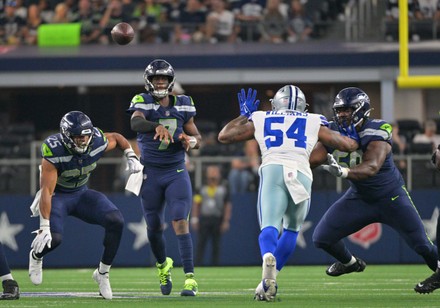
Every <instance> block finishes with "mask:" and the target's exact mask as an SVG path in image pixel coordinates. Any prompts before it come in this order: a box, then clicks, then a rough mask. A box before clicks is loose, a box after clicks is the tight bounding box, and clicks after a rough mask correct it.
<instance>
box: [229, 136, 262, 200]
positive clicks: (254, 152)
mask: <svg viewBox="0 0 440 308" xmlns="http://www.w3.org/2000/svg"><path fill="white" fill-rule="evenodd" d="M243 151H244V156H243V157H240V158H236V159H233V160H232V161H231V170H230V171H229V175H228V181H229V191H230V192H231V194H236V193H244V192H249V191H256V190H257V188H258V181H259V179H258V168H259V167H260V164H261V161H260V150H259V147H258V142H257V141H256V140H255V139H252V140H248V141H246V142H245V143H244V148H243Z"/></svg>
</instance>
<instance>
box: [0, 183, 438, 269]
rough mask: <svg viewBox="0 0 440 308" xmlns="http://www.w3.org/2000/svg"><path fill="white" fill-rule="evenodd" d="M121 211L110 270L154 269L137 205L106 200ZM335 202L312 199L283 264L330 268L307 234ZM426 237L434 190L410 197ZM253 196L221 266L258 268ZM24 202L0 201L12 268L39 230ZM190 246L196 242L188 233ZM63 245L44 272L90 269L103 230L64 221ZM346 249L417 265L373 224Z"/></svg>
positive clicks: (172, 251)
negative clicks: (121, 227)
mask: <svg viewBox="0 0 440 308" xmlns="http://www.w3.org/2000/svg"><path fill="white" fill-rule="evenodd" d="M109 197H110V199H111V200H112V201H113V202H114V203H115V204H116V205H117V206H118V207H119V208H120V209H121V211H122V213H123V215H124V218H125V229H124V234H123V237H122V242H121V246H120V249H119V252H118V254H117V256H116V259H115V262H114V266H119V267H123V266H125V267H133V266H154V258H153V256H152V255H151V252H150V247H149V244H148V240H147V236H146V231H145V228H146V225H145V222H144V220H143V218H142V214H141V209H140V201H139V199H138V198H137V197H135V196H126V195H124V194H114V195H109ZM337 198H338V194H337V193H335V192H316V193H313V197H312V206H311V210H310V213H309V215H308V217H307V219H306V222H305V223H304V225H303V228H302V230H301V233H300V235H299V237H298V245H297V248H296V250H295V252H294V254H293V257H291V258H290V260H289V262H288V264H301V265H306V264H329V263H331V262H332V260H331V258H330V257H328V256H327V254H325V253H323V252H322V251H321V250H319V249H317V248H315V247H314V245H313V243H312V234H313V230H314V227H315V226H316V224H317V222H318V221H319V218H320V217H321V216H322V214H323V213H324V212H325V210H326V209H327V208H328V207H329V206H330V205H331V203H332V202H334V201H335V200H336V199H337ZM412 199H413V201H414V203H415V204H416V205H417V208H418V211H419V214H420V216H421V217H422V219H423V221H424V223H425V227H426V230H427V233H428V234H429V235H430V237H431V239H432V240H435V228H436V224H437V217H438V213H439V208H440V191H439V190H423V191H422V190H417V191H413V192H412ZM256 200H257V196H256V194H254V193H249V194H242V195H237V196H234V197H233V199H232V202H233V216H232V220H231V229H230V231H229V232H227V233H226V234H225V235H224V237H223V240H222V246H221V258H220V264H221V265H232V266H234V265H260V262H261V260H260V259H261V258H260V255H259V249H258V233H259V227H258V224H257V212H256ZM31 202H32V198H31V197H29V196H17V195H14V196H12V195H11V196H1V197H0V241H1V242H2V243H3V244H4V246H5V250H6V254H7V257H8V261H9V263H10V266H11V267H12V268H26V267H27V266H28V252H29V249H30V245H31V242H32V240H33V238H34V236H33V234H31V232H32V231H34V230H35V229H37V228H38V219H37V218H31V217H30V210H29V205H30V204H31ZM171 232H172V230H171V229H170V227H169V225H167V226H166V233H165V236H166V238H167V241H168V245H167V247H168V255H169V256H170V257H172V258H173V259H174V262H175V265H176V266H180V264H181V262H180V258H179V254H178V251H177V242H176V240H175V236H172V233H171ZM193 236H194V242H195V243H194V244H195V245H197V236H196V234H194V233H193ZM63 238H64V240H63V243H62V244H61V246H60V247H58V249H57V250H56V251H54V252H53V253H51V254H50V255H48V256H47V257H46V258H45V260H44V267H45V268H60V267H94V266H96V264H97V263H98V262H99V259H100V256H101V252H102V239H103V229H102V228H100V227H98V226H94V225H88V224H85V223H83V222H81V221H79V220H78V219H76V218H73V217H68V218H67V221H66V224H65V230H64V237H63ZM346 242H347V243H348V247H349V248H350V249H351V250H352V252H353V253H354V254H355V255H359V256H361V257H362V258H363V259H364V260H365V261H366V262H367V263H371V264H389V263H422V262H423V260H422V259H421V258H420V257H419V256H418V255H416V254H415V253H414V252H413V251H412V250H411V249H410V248H409V247H408V246H407V245H406V243H404V242H403V240H402V239H401V238H400V237H399V236H398V235H397V234H396V233H395V232H394V231H393V230H391V229H390V228H389V227H387V226H386V225H382V224H373V225H369V226H368V227H366V228H364V229H363V230H362V231H361V232H358V233H356V234H353V235H351V236H350V238H348V239H346ZM209 248H210V247H208V249H207V253H206V256H205V261H206V264H208V263H209V260H210V252H209V251H210V249H209Z"/></svg>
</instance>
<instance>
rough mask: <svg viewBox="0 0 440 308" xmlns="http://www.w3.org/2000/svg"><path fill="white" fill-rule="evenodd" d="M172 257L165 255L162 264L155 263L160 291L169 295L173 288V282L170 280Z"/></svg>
mask: <svg viewBox="0 0 440 308" xmlns="http://www.w3.org/2000/svg"><path fill="white" fill-rule="evenodd" d="M173 262H174V261H173V259H171V258H169V257H167V258H166V260H165V262H164V263H162V264H158V263H156V267H157V271H158V274H157V276H159V282H160V291H161V292H162V294H163V295H170V293H171V290H172V289H173V282H172V280H171V269H172V268H173Z"/></svg>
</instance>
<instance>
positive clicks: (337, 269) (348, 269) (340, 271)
mask: <svg viewBox="0 0 440 308" xmlns="http://www.w3.org/2000/svg"><path fill="white" fill-rule="evenodd" d="M355 258H356V257H355ZM366 266H367V264H366V263H365V262H364V261H363V260H362V259H359V258H356V262H355V263H353V264H352V265H349V266H345V265H344V264H342V263H341V262H335V263H333V264H332V265H330V266H329V267H328V268H327V270H326V271H325V272H326V274H327V275H329V276H334V277H336V276H341V275H344V274H349V273H353V272H363V271H364V269H365V267H366Z"/></svg>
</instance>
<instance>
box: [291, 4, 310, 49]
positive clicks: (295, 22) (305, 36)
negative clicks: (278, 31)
mask: <svg viewBox="0 0 440 308" xmlns="http://www.w3.org/2000/svg"><path fill="white" fill-rule="evenodd" d="M288 19H289V26H288V28H287V31H288V33H289V34H288V38H287V40H288V41H289V42H290V43H295V42H297V41H307V40H309V39H310V35H311V34H312V32H313V22H312V20H311V19H310V18H309V17H308V16H307V15H306V11H305V8H304V6H303V5H302V3H301V1H300V0H292V1H291V2H290V8H289V17H288Z"/></svg>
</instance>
